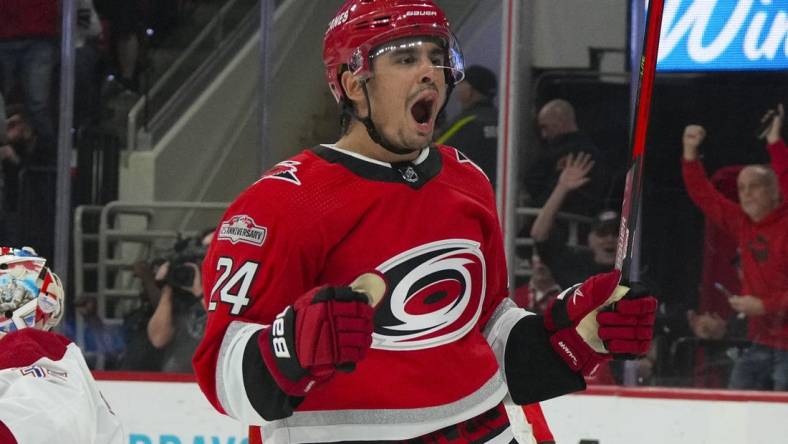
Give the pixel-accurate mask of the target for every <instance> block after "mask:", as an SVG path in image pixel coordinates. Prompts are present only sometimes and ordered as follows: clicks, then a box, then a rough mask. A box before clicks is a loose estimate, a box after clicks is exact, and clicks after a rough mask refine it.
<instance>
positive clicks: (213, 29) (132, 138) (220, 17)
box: [126, 0, 239, 151]
mask: <svg viewBox="0 0 788 444" xmlns="http://www.w3.org/2000/svg"><path fill="white" fill-rule="evenodd" d="M238 1H239V0H229V1H228V2H227V3H225V4H224V6H222V7H221V8H220V9H219V11H218V12H217V13H216V16H215V17H214V18H213V19H211V21H210V22H208V24H207V25H205V27H204V28H203V29H202V31H200V33H199V34H197V36H196V37H195V38H194V40H192V41H191V43H190V44H189V46H187V47H186V49H184V50H183V52H181V55H180V57H178V58H177V59H176V60H175V61H174V62H173V63H172V64H171V65H170V66H169V68H168V69H167V70H166V71H165V72H164V74H162V75H161V77H159V78H158V80H157V81H156V84H155V85H153V87H152V88H151V89H150V91H148V93H147V94H143V95H142V96H140V98H139V99H138V100H137V102H136V103H135V104H134V106H133V107H132V108H131V109H130V110H129V114H128V117H127V127H126V139H127V140H126V148H127V149H129V150H132V151H133V150H135V149H136V148H137V132H138V130H139V128H138V127H137V121H138V117H139V114H140V113H141V112H142V110H143V109H144V108H145V106H146V105H147V104H148V102H150V100H151V98H152V97H155V96H156V95H157V94H158V93H159V92H160V91H161V90H162V89H163V88H164V85H166V84H167V82H168V81H169V80H170V78H171V77H172V76H174V75H175V73H176V72H177V71H178V70H179V69H180V67H181V66H182V65H183V64H184V63H185V61H186V60H188V59H189V58H190V57H191V56H192V55H193V54H194V53H195V52H196V51H197V50H198V49H199V48H200V45H202V44H203V43H204V42H205V41H207V40H208V39H209V38H210V37H211V36H212V35H213V34H214V33H216V37H217V41H218V43H217V46H221V41H222V40H223V38H224V36H223V33H222V28H223V27H222V24H223V23H224V19H225V16H226V15H227V12H228V11H229V10H230V9H232V8H233V7H234V6H235V5H236V3H237V2H238Z"/></svg>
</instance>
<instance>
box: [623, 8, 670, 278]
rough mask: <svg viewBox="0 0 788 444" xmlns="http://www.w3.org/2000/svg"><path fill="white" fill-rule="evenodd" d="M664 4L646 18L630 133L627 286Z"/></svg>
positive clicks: (625, 227)
mask: <svg viewBox="0 0 788 444" xmlns="http://www.w3.org/2000/svg"><path fill="white" fill-rule="evenodd" d="M663 6H664V0H650V1H649V7H648V16H647V18H646V32H645V35H644V36H643V53H642V54H641V57H640V76H639V78H638V96H637V101H636V105H635V119H634V128H633V129H632V132H631V133H630V146H632V164H631V165H630V167H629V171H627V177H626V183H625V185H624V198H623V200H622V202H621V226H620V228H619V232H618V245H617V248H616V269H618V270H621V276H622V279H623V281H624V282H629V281H630V280H631V278H632V277H633V276H632V252H633V250H634V248H635V247H636V246H637V245H636V243H638V242H639V238H638V236H636V231H637V228H638V226H637V225H638V213H639V207H640V204H641V200H642V183H643V163H644V157H645V151H646V136H647V134H648V118H649V113H650V111H651V97H652V95H653V92H654V75H655V72H656V68H657V52H658V49H659V34H660V30H661V26H662V9H663Z"/></svg>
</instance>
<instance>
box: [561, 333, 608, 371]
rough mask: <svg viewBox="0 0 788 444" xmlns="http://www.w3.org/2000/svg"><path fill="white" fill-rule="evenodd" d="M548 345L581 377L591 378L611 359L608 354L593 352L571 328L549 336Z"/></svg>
mask: <svg viewBox="0 0 788 444" xmlns="http://www.w3.org/2000/svg"><path fill="white" fill-rule="evenodd" d="M550 344H551V345H552V346H553V350H555V352H556V353H558V355H559V356H561V358H562V359H563V360H564V362H566V364H567V365H568V366H569V368H571V369H572V370H573V371H575V372H580V373H582V374H583V376H592V375H593V374H594V373H596V371H597V369H598V368H599V365H600V364H603V363H605V362H607V361H609V360H610V358H611V356H610V355H609V354H603V353H597V352H596V351H594V350H593V349H592V348H591V347H590V346H589V345H588V344H587V343H586V342H585V341H584V340H583V338H582V337H580V335H579V334H578V333H577V330H575V329H574V328H571V327H570V328H564V329H561V330H558V331H557V332H556V333H554V334H553V335H552V336H550Z"/></svg>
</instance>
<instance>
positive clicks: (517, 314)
mask: <svg viewBox="0 0 788 444" xmlns="http://www.w3.org/2000/svg"><path fill="white" fill-rule="evenodd" d="M533 315H534V313H531V312H530V311H527V310H524V309H522V308H519V307H518V306H517V305H516V304H515V303H514V301H512V300H511V299H509V298H504V300H502V301H501V303H500V304H498V307H496V308H495V312H494V313H493V315H492V317H491V318H490V320H489V321H488V322H487V326H485V328H484V337H485V338H486V339H487V343H488V344H490V348H492V350H493V353H495V358H496V359H497V360H498V366H499V367H500V368H501V374H502V375H503V377H504V380H505V379H506V372H505V371H504V369H505V368H506V367H505V362H506V361H504V358H505V356H504V355H505V354H506V342H507V341H508V340H509V333H511V331H512V328H514V326H515V324H517V323H518V322H519V321H520V319H522V318H524V317H526V316H533Z"/></svg>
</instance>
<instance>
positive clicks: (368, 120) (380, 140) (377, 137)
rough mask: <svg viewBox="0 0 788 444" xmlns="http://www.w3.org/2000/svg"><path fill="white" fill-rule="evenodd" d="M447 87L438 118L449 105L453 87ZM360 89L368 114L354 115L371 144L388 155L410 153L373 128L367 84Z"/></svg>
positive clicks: (364, 83) (450, 84)
mask: <svg viewBox="0 0 788 444" xmlns="http://www.w3.org/2000/svg"><path fill="white" fill-rule="evenodd" d="M447 85H448V86H447V88H446V99H445V100H444V101H443V106H441V109H440V110H439V111H438V116H440V115H441V114H442V113H443V110H445V109H446V105H448V104H449V97H450V96H451V92H452V90H453V89H454V85H453V84H452V83H448V84H447ZM361 87H362V89H363V90H364V97H365V98H366V99H367V110H368V112H367V117H364V118H361V117H359V116H358V114H356V116H355V117H356V119H358V120H359V121H360V122H361V123H363V124H364V126H365V127H366V128H367V133H368V134H369V137H370V139H372V141H373V142H375V143H377V144H378V145H380V146H382V147H383V148H384V149H385V150H386V151H388V152H390V153H394V154H397V155H403V154H410V153H412V152H413V150H409V149H406V148H401V147H398V146H395V145H394V144H393V143H391V142H390V141H389V140H388V139H386V137H385V136H383V134H381V133H380V132H379V131H378V129H377V127H375V122H373V121H372V101H370V100H369V92H368V91H367V82H366V81H365V82H362V84H361ZM354 114H355V111H354ZM436 120H437V116H436Z"/></svg>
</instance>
